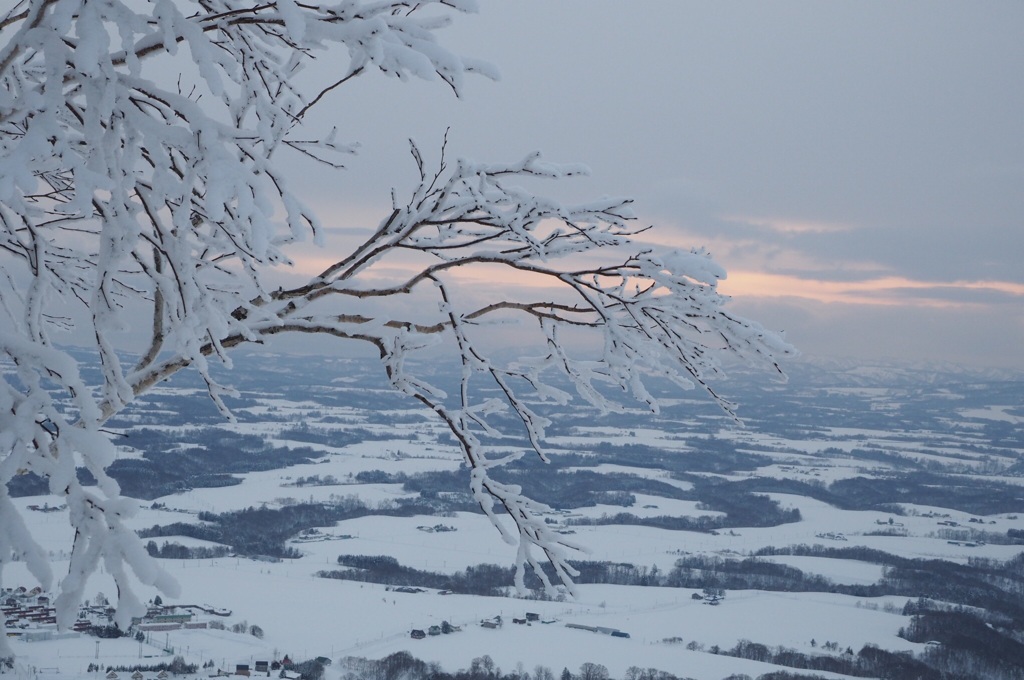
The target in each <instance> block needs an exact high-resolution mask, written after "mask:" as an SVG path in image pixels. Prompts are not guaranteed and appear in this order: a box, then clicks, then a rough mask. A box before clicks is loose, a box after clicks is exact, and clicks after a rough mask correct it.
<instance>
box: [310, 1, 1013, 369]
mask: <svg viewBox="0 0 1024 680" xmlns="http://www.w3.org/2000/svg"><path fill="white" fill-rule="evenodd" d="M480 5H481V13H480V14H479V15H478V16H470V17H463V18H460V20H458V21H457V22H456V24H455V25H454V26H452V27H451V28H449V29H447V30H445V31H443V32H442V34H441V35H442V39H443V40H445V41H446V44H447V46H448V47H450V48H452V49H453V50H454V51H456V52H459V53H461V54H464V55H468V56H474V57H479V58H483V59H486V60H488V61H490V62H492V63H494V64H495V65H497V67H498V68H499V70H500V71H501V74H502V79H501V80H500V81H499V82H492V81H489V80H486V79H483V78H476V79H472V80H471V81H470V82H469V83H468V84H467V87H466V89H465V92H464V93H463V97H462V98H461V99H456V98H455V97H454V96H453V95H452V93H451V91H450V90H448V89H447V88H446V87H445V86H444V85H443V84H441V83H439V82H433V83H430V82H398V81H395V80H390V79H386V78H384V77H383V76H380V75H372V76H367V77H364V78H362V79H360V80H359V81H358V82H354V83H353V84H351V85H348V86H346V87H347V88H348V89H347V90H345V91H343V92H342V91H339V92H338V93H337V94H336V95H334V96H333V98H331V99H330V100H329V101H326V105H325V106H323V107H322V108H321V110H320V112H319V116H320V120H321V121H322V122H323V121H332V122H334V123H337V124H338V125H339V136H340V138H342V139H345V140H346V141H349V140H350V141H358V142H360V143H361V145H362V146H361V151H360V153H359V154H358V155H357V156H355V157H353V158H352V159H351V163H350V164H349V170H347V171H346V172H345V173H343V174H341V175H338V176H333V177H328V176H326V175H321V174H318V173H307V174H306V175H304V176H303V177H302V178H301V184H300V186H301V189H302V193H303V195H304V196H305V198H306V199H307V200H308V201H309V202H310V203H312V204H313V205H315V206H316V207H317V208H319V210H320V213H321V215H322V216H323V218H324V221H325V223H327V224H328V225H330V226H331V227H332V230H331V231H330V232H329V234H328V248H330V246H331V244H332V243H335V244H337V243H341V242H342V241H344V239H345V238H346V235H348V236H351V235H352V234H353V233H358V230H359V229H365V228H369V227H373V226H375V225H376V223H377V221H378V220H379V219H380V218H381V217H382V216H383V215H384V214H386V211H387V209H388V207H389V205H390V198H389V192H390V189H391V187H392V186H394V187H397V188H398V189H399V190H401V189H403V188H408V187H410V186H411V185H412V183H413V181H414V179H415V173H414V168H413V166H412V164H411V162H410V161H409V159H408V152H407V139H408V138H410V137H412V138H414V139H415V140H416V141H417V142H418V143H419V144H420V145H421V146H422V147H424V148H425V149H428V150H429V149H437V148H438V147H439V146H440V143H441V139H442V137H443V135H444V131H445V129H446V128H448V127H450V128H451V132H450V135H449V138H450V145H449V146H450V149H451V150H452V154H453V155H459V156H466V157H469V158H472V159H475V160H481V161H505V160H513V159H518V158H519V157H521V156H522V155H524V154H525V153H527V152H529V151H533V150H540V151H542V152H543V153H544V155H545V157H547V158H548V159H550V160H554V161H565V162H582V163H585V164H587V165H588V166H589V167H590V168H591V170H592V175H591V177H589V178H587V179H585V180H577V181H573V182H567V183H564V184H554V185H552V186H551V187H549V188H546V189H545V190H546V191H548V192H549V193H551V194H553V195H556V196H561V197H564V198H565V200H566V201H572V200H578V199H585V198H588V197H595V196H601V195H629V196H632V197H634V198H635V199H636V211H637V213H638V216H639V217H640V221H641V223H644V224H647V223H650V224H654V225H656V227H657V228H656V229H655V230H654V231H652V232H651V233H650V238H651V240H652V241H656V242H657V243H659V244H661V245H672V246H677V247H689V246H691V245H694V246H701V245H703V246H706V247H707V248H708V249H709V250H710V251H711V252H712V253H713V254H714V255H715V257H716V259H717V260H718V261H719V262H720V263H721V264H722V265H723V266H724V267H725V268H726V269H727V270H728V271H729V279H728V280H727V281H726V282H725V283H723V285H722V290H723V291H725V292H727V293H728V294H730V295H732V296H734V298H735V299H734V301H733V302H732V303H731V304H732V308H733V309H734V310H736V311H737V312H740V313H743V314H745V315H747V316H750V317H753V318H755V319H757V320H759V321H761V322H762V323H763V324H764V325H765V326H767V327H769V328H773V329H779V330H785V331H786V334H787V338H788V339H789V340H790V341H791V342H793V343H794V344H796V345H797V346H798V347H799V348H800V349H801V350H802V351H803V353H804V354H805V355H807V356H811V357H822V358H856V359H868V360H877V359H889V358H895V359H910V360H921V361H941V362H951V363H957V364H963V365H970V366H990V367H1003V368H1012V369H1024V351H1022V348H1024V77H1022V76H1024V3H1020V2H1018V1H1016V0H1014V1H1009V2H935V1H931V0H929V1H927V2H925V1H921V2H898V3H881V2H828V3H811V2H772V3H735V2H702V3H691V2H683V1H679V0H659V1H652V0H630V1H628V2H627V1H623V0H620V1H619V2H610V1H608V0H558V1H557V2H551V1H550V0H516V1H515V2H499V1H498V0H481V1H480ZM353 230H357V231H356V232H353Z"/></svg>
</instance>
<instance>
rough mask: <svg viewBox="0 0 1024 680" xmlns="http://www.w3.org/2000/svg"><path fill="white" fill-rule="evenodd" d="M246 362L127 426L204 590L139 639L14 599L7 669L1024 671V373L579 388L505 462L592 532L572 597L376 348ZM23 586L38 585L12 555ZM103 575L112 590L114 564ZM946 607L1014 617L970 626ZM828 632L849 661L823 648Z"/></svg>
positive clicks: (841, 374) (61, 547)
mask: <svg viewBox="0 0 1024 680" xmlns="http://www.w3.org/2000/svg"><path fill="white" fill-rule="evenodd" d="M238 364H239V365H238V367H237V368H236V370H235V372H234V373H232V374H231V376H230V379H231V381H232V382H233V384H234V385H235V386H236V387H237V388H238V390H239V393H240V394H239V397H238V398H237V399H235V400H234V401H233V402H231V403H230V406H231V407H232V409H233V411H234V413H235V416H236V417H237V422H236V423H226V422H224V421H223V420H222V419H221V417H220V416H219V414H217V412H216V410H215V409H214V408H213V407H212V406H211V405H210V404H209V402H208V400H205V399H204V397H203V394H202V390H201V389H200V388H199V387H198V386H196V385H192V384H189V383H188V382H187V380H180V381H177V382H171V383H167V384H166V385H165V386H162V387H159V388H156V389H154V390H153V391H152V392H151V393H150V394H148V395H147V396H146V397H145V398H143V399H140V400H139V402H137V403H136V404H134V405H133V406H132V407H131V408H129V409H127V410H126V411H125V412H124V414H123V416H120V417H119V418H118V420H117V421H114V422H111V424H110V427H111V429H112V430H113V431H115V432H117V433H118V435H124V436H119V437H118V440H117V441H118V445H119V450H120V452H121V455H120V458H119V459H118V461H117V462H116V463H115V464H114V466H113V467H112V470H113V474H114V476H115V478H117V479H118V481H119V482H120V483H121V485H122V487H123V488H124V489H125V490H126V492H129V493H131V494H132V495H135V496H137V497H139V498H140V509H139V511H138V513H137V514H136V516H135V517H134V518H133V519H132V520H131V521H132V522H133V526H134V528H136V529H137V530H138V531H139V532H140V534H141V535H142V536H143V540H144V541H145V542H147V543H148V544H149V548H150V551H151V553H154V554H157V555H163V557H161V558H160V561H161V564H162V565H163V566H164V568H165V569H166V570H167V571H168V572H170V573H171V574H172V575H173V576H174V577H175V579H177V581H178V582H179V583H180V585H181V591H182V594H181V597H180V598H178V599H177V600H171V599H170V598H167V597H166V596H162V597H161V598H160V599H161V601H162V608H154V610H153V612H152V614H153V617H158V616H163V617H165V618H163V619H160V620H159V622H157V619H156V618H153V620H152V621H149V623H147V622H146V621H142V622H140V623H139V624H138V629H137V630H134V629H133V630H132V631H130V632H131V634H132V636H130V637H123V638H119V639H111V638H102V639H101V638H97V637H92V636H89V635H85V634H83V635H80V636H77V637H70V638H65V639H50V640H45V639H34V640H30V638H33V637H35V638H42V637H46V636H45V635H34V636H33V635H29V633H32V632H39V631H47V630H50V628H49V627H48V626H47V624H39V623H34V624H32V625H28V624H26V625H25V626H24V627H17V626H12V625H11V624H10V622H9V624H8V626H9V627H8V635H9V637H10V638H11V643H12V647H13V649H14V651H15V653H16V654H17V657H16V659H15V668H14V670H13V671H9V672H16V673H18V674H19V675H20V676H21V677H37V678H57V677H60V678H74V677H95V672H94V673H92V674H90V673H88V670H87V669H88V668H89V667H90V664H97V665H98V666H99V667H100V668H101V669H102V673H103V674H105V673H106V670H107V668H108V667H128V666H131V665H133V664H148V665H155V664H157V663H160V662H169V661H170V660H171V659H173V658H174V657H176V656H181V657H182V658H183V659H184V660H185V661H186V662H187V663H193V664H197V665H198V666H199V667H200V670H199V671H198V673H199V674H201V675H203V676H206V675H209V674H211V673H212V672H215V671H216V670H217V669H223V670H225V671H228V672H232V673H233V672H235V670H236V668H238V666H239V665H247V666H249V667H250V668H255V667H256V663H257V662H258V661H268V662H272V661H276V660H280V659H282V658H283V657H284V656H285V655H288V656H289V658H290V659H292V660H307V659H314V658H316V657H324V658H325V659H329V660H331V661H332V663H331V664H330V665H327V666H326V667H325V671H324V672H325V677H327V678H340V677H344V675H345V674H346V673H350V672H353V671H352V669H353V668H355V667H356V666H355V665H354V664H356V662H354V661H353V660H352V659H351V658H350V657H362V658H367V659H382V658H384V657H387V656H388V655H391V654H394V653H396V652H400V651H403V650H407V651H408V652H410V653H411V654H412V655H413V656H414V657H416V658H418V659H422V660H424V661H426V662H436V663H437V664H439V666H440V668H441V669H443V670H445V671H447V672H449V673H451V672H455V671H457V670H458V669H464V668H468V667H470V666H471V664H473V660H474V659H477V660H478V662H479V659H480V658H481V657H484V656H485V655H486V656H487V657H489V658H490V659H491V660H492V661H493V663H494V664H495V665H496V666H497V667H498V668H500V669H501V672H502V673H510V672H515V671H516V669H522V671H523V673H528V674H534V675H535V673H534V671H535V669H536V667H537V666H544V667H547V668H549V669H551V671H552V672H553V673H554V676H555V677H558V675H559V673H560V672H561V671H562V669H563V668H565V669H568V670H569V671H570V672H571V673H573V674H577V673H579V670H580V667H581V665H583V664H585V663H588V662H589V663H592V664H601V665H603V666H605V667H606V668H607V670H608V672H609V673H610V675H611V677H613V678H623V677H627V676H629V675H630V673H631V671H630V667H639V668H642V669H648V668H655V669H659V670H661V671H665V672H667V673H670V674H672V675H675V676H677V677H680V678H687V677H689V678H697V679H700V680H719V679H721V678H725V677H727V676H730V675H734V674H746V675H748V676H750V677H751V678H755V677H759V676H762V675H765V674H770V673H778V672H787V673H791V674H792V675H776V676H774V677H798V676H801V675H804V676H820V677H829V678H841V677H855V676H857V677H881V676H885V677H904V676H901V675H899V673H898V672H896V671H893V670H892V669H893V668H895V666H892V665H891V664H897V665H898V663H903V662H907V663H909V662H908V661H907V660H908V659H913V660H915V662H916V661H920V662H921V663H924V664H926V665H925V666H924V667H925V668H929V669H932V670H935V669H942V670H944V671H947V672H953V671H951V670H950V669H954V670H955V671H956V672H960V673H965V674H966V675H962V676H956V677H970V673H971V672H975V673H979V674H981V675H986V676H988V677H1021V674H1022V673H1024V653H1022V652H1021V649H1020V648H1022V647H1024V645H1021V643H1020V642H1018V640H1019V639H1021V637H1022V636H1024V558H1021V557H1020V555H1021V552H1022V549H1024V548H1022V546H1024V489H1020V485H1021V484H1022V483H1024V474H1022V473H1024V462H1022V461H1024V428H1022V423H1024V407H1022V404H1024V381H1022V380H1021V379H1020V376H1017V377H1016V379H1007V378H1005V377H993V376H980V375H970V374H961V373H955V372H951V371H937V370H928V371H926V370H924V369H915V370H911V369H901V370H890V371H886V372H871V371H867V370H862V369H859V370H837V369H835V368H834V367H832V368H830V369H829V370H828V371H826V370H823V369H820V368H816V367H814V366H812V365H810V364H802V365H799V366H797V367H796V368H795V370H793V371H792V373H793V375H792V377H791V380H790V382H789V383H788V384H785V385H781V384H777V383H763V382H758V381H748V380H746V379H745V378H744V377H743V376H739V377H734V378H732V379H729V380H727V381H725V382H724V383H723V385H722V391H723V392H725V393H726V395H727V396H729V397H730V398H735V399H736V400H737V401H739V402H740V403H741V410H740V414H741V417H742V418H743V420H744V422H743V424H742V426H741V425H738V424H736V423H735V422H733V421H732V420H731V419H730V418H728V417H727V416H725V415H724V414H723V413H721V412H720V411H718V410H716V408H715V407H714V406H713V405H712V404H709V403H707V402H705V401H703V400H701V399H699V395H697V394H682V395H679V396H680V398H679V399H676V400H675V401H674V402H672V405H671V406H670V407H669V408H666V409H663V411H662V412H661V413H659V414H657V415H651V414H648V413H641V412H638V411H634V410H630V411H627V412H624V413H615V414H603V415H602V414H596V413H593V412H585V411H572V412H559V411H552V412H550V413H548V414H547V415H548V417H550V418H551V419H552V421H553V425H552V426H551V427H550V428H549V435H550V437H549V441H548V444H549V452H550V455H551V458H552V462H551V464H550V465H544V464H541V463H540V462H538V461H537V460H536V459H535V457H534V458H530V457H524V458H523V459H522V460H521V461H519V462H517V463H514V464H512V465H510V466H509V467H508V469H507V470H505V471H503V472H501V473H496V474H497V475H498V476H501V475H502V474H503V475H504V476H505V478H507V479H508V480H509V481H512V482H514V483H518V484H522V485H523V487H524V490H525V492H526V493H527V494H529V495H532V496H533V497H535V498H537V499H538V500H540V501H542V502H544V503H547V504H548V505H549V506H550V507H551V511H550V513H548V514H547V515H546V522H547V523H548V524H549V525H550V526H551V527H552V528H554V529H556V530H557V531H559V532H561V533H562V534H564V536H565V537H566V539H567V540H569V541H571V542H573V543H575V544H579V545H580V546H582V547H583V548H584V549H585V550H586V552H580V553H579V554H578V555H577V558H578V560H580V566H581V575H580V578H578V579H577V581H578V583H577V585H576V587H575V589H574V590H575V593H574V594H570V593H568V592H562V593H561V594H559V595H557V596H555V597H551V596H550V595H543V593H542V591H539V590H537V591H532V592H529V593H517V592H516V591H515V590H514V588H512V587H511V586H512V577H511V572H510V571H509V570H508V568H509V567H510V566H511V565H512V562H513V560H514V559H515V548H514V547H512V546H509V545H507V544H506V543H504V542H503V541H502V539H501V537H500V535H499V534H498V532H497V531H496V530H495V529H494V527H493V526H491V524H490V523H489V521H488V520H487V519H486V518H485V516H484V515H483V514H482V513H480V512H479V510H478V509H477V508H476V507H475V505H474V503H473V502H472V500H471V498H470V496H469V495H468V493H467V489H468V476H467V473H466V471H465V470H464V469H463V468H462V466H461V463H460V460H461V458H460V454H459V451H458V449H457V448H456V447H455V446H454V444H453V442H452V440H451V439H450V437H449V436H448V435H447V432H446V430H445V429H444V427H443V425H442V424H441V423H440V422H439V421H436V420H435V419H434V418H433V417H432V414H431V413H429V412H424V411H423V409H422V408H421V407H419V406H418V405H417V404H415V403H413V402H411V401H407V400H404V399H403V398H401V397H400V396H399V395H396V394H394V393H393V392H392V391H391V390H389V389H388V387H387V386H386V385H385V384H383V383H382V381H381V378H380V375H379V373H380V371H379V367H378V366H376V365H374V364H373V362H363V361H357V360H342V359H312V358H308V357H303V358H297V357H288V356H273V357H266V356H263V357H260V358H258V359H257V358H244V359H241V360H239V361H238ZM438 370H441V369H440V368H439V369H438ZM492 445H500V446H507V447H509V449H510V450H514V449H517V448H521V447H522V446H523V442H522V441H519V440H517V439H515V438H512V439H509V440H507V441H495V442H492ZM19 483H20V485H19V486H18V487H16V488H12V495H16V496H18V497H17V498H15V499H14V502H15V503H17V504H18V505H19V507H20V508H23V509H24V510H25V514H26V516H27V517H28V519H29V521H30V522H31V523H32V525H33V527H34V528H35V530H36V533H37V535H38V536H41V537H42V541H43V544H44V547H45V548H46V549H47V550H49V551H50V553H51V556H52V559H53V562H54V563H55V571H56V572H57V573H60V572H61V570H62V569H66V558H67V554H66V551H67V549H68V546H69V544H70V539H71V536H70V535H69V529H68V524H67V521H66V518H65V516H64V512H65V511H63V510H61V509H59V508H53V507H50V506H52V505H53V499H52V498H51V497H49V496H45V495H37V494H38V488H39V486H38V485H35V486H34V485H33V480H32V479H31V478H30V477H28V478H25V479H22V480H19ZM30 508H31V509H30ZM204 551H205V552H204ZM342 556H344V559H339V558H340V557H342ZM359 558H364V559H362V561H360V559H359ZM367 558H375V559H374V560H369V559H367ZM353 565H355V566H353ZM482 565H497V566H496V567H495V568H494V569H489V568H486V567H485V568H481V567H482ZM3 585H4V586H5V588H16V587H18V586H24V587H25V589H26V590H28V589H31V588H32V587H33V586H35V585H36V584H35V582H34V581H33V580H32V579H31V577H30V576H29V575H28V571H27V570H26V569H25V568H24V565H23V564H21V563H15V564H14V565H11V566H9V567H8V568H7V569H6V570H5V571H4V573H3ZM398 588H402V590H399V589H398ZM403 590H405V591H410V592H403ZM143 591H144V592H145V593H146V596H147V597H148V598H157V596H158V595H159V593H158V592H157V591H155V590H152V591H147V590H145V589H144V588H143ZM89 592H90V593H91V595H90V599H93V600H95V599H96V598H97V597H98V595H99V594H101V593H102V594H105V595H106V597H107V598H108V599H114V598H113V595H114V594H115V592H114V588H113V585H112V581H111V580H110V579H109V577H108V576H107V575H106V574H104V573H99V574H96V575H95V576H94V577H93V578H92V580H91V581H90V584H89ZM4 597H5V599H6V598H7V597H8V595H7V594H5V596H4ZM908 603H909V604H908ZM173 605H179V606H181V605H197V606H201V607H199V608H195V609H191V610H186V609H178V610H175V609H173V608H172V606H173ZM228 612H229V613H228ZM527 613H529V614H530V615H531V616H530V617H527ZM185 615H187V616H185ZM83 616H85V614H84V613H83ZM174 616H178V620H177V623H176V624H175V623H168V622H169V621H171V620H172V619H173V617H174ZM182 616H185V618H187V619H188V623H189V624H190V625H188V626H187V625H185V623H183V622H182V620H181V618H182ZM166 617H172V618H166ZM495 617H500V620H501V623H500V625H497V623H496V620H497V619H496V618H495ZM943 617H947V618H949V617H953V618H954V619H955V620H953V622H952V624H950V625H955V626H957V627H959V629H960V630H967V629H966V628H964V626H965V625H966V624H964V621H966V620H967V619H963V618H962V617H968V618H970V617H973V618H970V621H977V622H980V625H981V626H982V628H984V629H985V630H987V631H990V633H979V634H978V636H975V637H971V636H970V635H968V634H967V633H964V634H963V635H962V636H961V637H962V638H964V639H959V638H956V637H955V636H952V635H947V634H946V633H945V632H943V631H944V630H945V629H944V628H943V627H942V626H943V625H944V624H942V621H944V620H945V619H944V618H943ZM956 617H961V619H957V618H956ZM527 618H529V620H528V621H525V619H527ZM484 621H487V622H495V623H493V624H489V625H488V626H482V625H481V623H482V622H484ZM517 621H524V622H521V623H519V622H517ZM567 624H572V625H569V626H567ZM432 626H436V627H438V629H440V628H441V627H442V626H444V627H445V629H446V630H448V629H450V631H449V632H444V633H441V634H433V633H434V631H431V627H432ZM492 626H493V627H492ZM254 627H255V628H256V630H254ZM232 628H236V629H239V630H240V632H232ZM972 630H973V629H972ZM140 631H141V632H142V633H143V634H142V635H140V636H139V637H140V638H141V639H137V638H136V637H135V636H136V635H137V634H138V633H139V632H140ZM413 631H425V632H427V633H426V634H425V636H424V637H423V639H414V638H413V637H412V636H411V634H412V632H413ZM612 631H615V632H616V633H617V634H615V635H612V634H610V633H611V632H612ZM254 632H256V633H258V634H256V635H254V634H253V633H254ZM926 633H927V634H926ZM944 635H945V637H943V636H944ZM986 636H988V637H986ZM983 638H984V639H983ZM876 648H877V649H878V650H882V652H887V653H891V654H889V655H884V654H883V657H882V658H881V660H879V657H878V653H876V651H875V649H876ZM752 649H753V651H751V650H752ZM865 650H867V651H865ZM979 650H981V651H979ZM783 652H785V653H783ZM790 652H792V653H790ZM740 656H745V657H747V658H739V657H740ZM824 657H833V658H835V659H836V661H835V664H834V665H833V666H830V667H829V668H833V669H840V670H829V669H822V668H817V669H815V668H808V667H806V660H807V659H809V658H819V659H820V658H824ZM346 659H347V660H346ZM900 660H902V661H900ZM986 660H988V661H989V662H991V664H992V667H991V668H987V669H985V670H984V672H982V670H979V669H980V668H981V664H983V663H985V662H986ZM210 662H213V667H212V668H211V667H210V665H209V664H210ZM800 664H803V666H801V665H800ZM886 664H890V665H889V666H886ZM928 664H930V665H928ZM915 668H917V667H915ZM886 669H888V670H886ZM917 670H920V668H917ZM632 672H633V673H634V674H635V671H632ZM908 672H909V671H908ZM915 672H916V671H915ZM936 672H938V671H937V670H936ZM153 675H154V674H152V673H150V674H148V675H146V677H147V678H148V677H150V676H153ZM273 675H274V676H275V677H276V675H277V671H276V670H275V671H274V672H273ZM356 675H359V674H358V673H356ZM520 675H522V673H520ZM121 677H128V674H127V673H122V674H121ZM905 677H909V675H907V676H905ZM936 677H937V676H936ZM976 677H977V676H976Z"/></svg>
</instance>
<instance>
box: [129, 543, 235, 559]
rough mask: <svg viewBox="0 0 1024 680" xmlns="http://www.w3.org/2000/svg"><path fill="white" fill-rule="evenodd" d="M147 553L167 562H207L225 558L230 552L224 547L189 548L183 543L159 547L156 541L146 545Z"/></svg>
mask: <svg viewBox="0 0 1024 680" xmlns="http://www.w3.org/2000/svg"><path fill="white" fill-rule="evenodd" d="M146 552H148V553H149V554H150V556H151V557H159V558H162V559H166V560H207V559H211V558H214V557H224V556H225V555H227V554H228V553H229V552H230V551H229V550H228V549H227V548H226V547H225V546H223V545H216V546H202V545H199V546H195V547H191V548H190V547H188V546H185V545H182V544H181V543H168V542H167V541H164V542H163V545H160V546H157V544H156V541H149V542H148V543H146Z"/></svg>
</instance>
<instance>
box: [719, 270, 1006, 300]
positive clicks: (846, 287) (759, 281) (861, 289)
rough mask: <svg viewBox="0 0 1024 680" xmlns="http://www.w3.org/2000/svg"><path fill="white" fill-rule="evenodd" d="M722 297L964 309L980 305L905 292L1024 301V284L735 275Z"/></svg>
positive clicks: (725, 285)
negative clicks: (982, 294)
mask: <svg viewBox="0 0 1024 680" xmlns="http://www.w3.org/2000/svg"><path fill="white" fill-rule="evenodd" d="M719 289H720V290H721V291H722V293H724V294H726V295H730V296H734V297H741V298H751V297H796V298H804V299H808V300H814V301H817V302H838V303H845V304H862V305H885V306H914V307H946V308H950V307H961V306H965V305H972V304H977V303H969V302H958V301H953V300H944V299H929V298H921V297H908V296H906V295H903V294H901V291H905V290H920V291H927V290H955V289H961V290H979V291H985V290H987V291H993V292H999V293H1005V294H1007V295H1015V296H1020V297H1024V284H1019V283H1012V282H1009V281H949V282H938V281H916V280H913V279H908V278H904V277H900V276H884V277H879V278H874V279H865V280H859V281H827V280H822V279H813V278H803V277H799V276H791V275H786V274H770V273H767V272H756V271H733V272H730V273H729V278H728V279H727V280H725V281H723V282H722V283H721V284H719Z"/></svg>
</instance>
